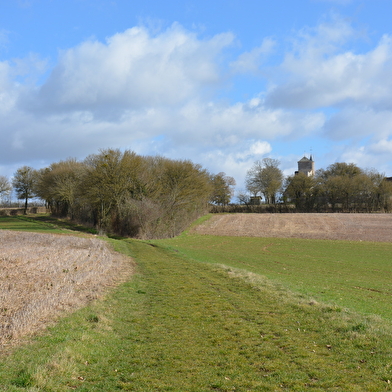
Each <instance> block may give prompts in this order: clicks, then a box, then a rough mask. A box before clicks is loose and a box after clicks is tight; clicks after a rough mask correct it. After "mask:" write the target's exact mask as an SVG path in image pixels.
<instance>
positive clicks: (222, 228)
mask: <svg viewBox="0 0 392 392" xmlns="http://www.w3.org/2000/svg"><path fill="white" fill-rule="evenodd" d="M192 231H193V232H194V233H197V234H210V235H221V236H247V237H286V238H309V239H331V240H351V241H380V242H392V214H267V213H265V214H216V215H213V216H212V218H211V219H209V220H208V221H206V222H204V223H203V224H201V225H199V226H196V227H195V228H194V229H193V230H192Z"/></svg>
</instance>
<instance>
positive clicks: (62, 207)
mask: <svg viewBox="0 0 392 392" xmlns="http://www.w3.org/2000/svg"><path fill="white" fill-rule="evenodd" d="M233 185H235V181H234V179H233V178H232V177H229V176H226V175H225V173H223V172H222V173H218V174H211V173H209V172H208V171H207V170H205V169H203V168H202V167H201V166H200V165H198V164H195V163H193V162H191V161H189V160H172V159H168V158H163V157H159V156H156V157H149V156H147V157H145V156H140V155H138V154H136V153H134V152H132V151H129V150H126V151H124V152H122V151H120V150H118V149H105V150H101V151H100V152H99V153H97V154H92V155H90V156H88V157H87V158H85V159H84V160H83V161H78V160H76V159H67V160H64V161H60V162H56V163H52V164H51V165H50V166H49V167H46V168H43V169H40V170H35V169H33V168H31V167H29V166H24V167H21V168H19V169H18V170H17V171H16V173H15V174H14V176H13V179H12V181H9V180H8V179H7V178H6V177H4V176H0V196H1V195H3V196H4V195H5V194H7V193H9V192H10V191H11V190H12V189H13V190H14V191H15V193H16V195H17V197H18V199H21V200H24V206H25V212H26V210H27V205H28V201H29V199H31V198H34V197H38V198H40V199H42V200H44V201H45V203H46V205H47V207H48V208H49V209H50V211H51V213H52V214H53V215H55V216H58V217H67V218H69V219H72V220H75V221H78V222H81V223H85V224H88V225H91V226H92V227H95V228H97V229H98V230H101V231H103V232H107V233H113V234H118V235H123V236H131V237H139V238H147V239H148V238H163V237H172V236H174V235H177V234H179V233H180V232H181V231H182V230H184V229H185V228H186V227H187V226H189V224H190V223H191V222H192V221H193V220H194V219H196V218H198V217H199V216H201V215H203V214H204V213H205V212H206V211H207V210H208V206H209V203H215V204H227V203H229V201H230V199H231V197H232V192H233Z"/></svg>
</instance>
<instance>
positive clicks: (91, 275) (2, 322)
mask: <svg viewBox="0 0 392 392" xmlns="http://www.w3.org/2000/svg"><path fill="white" fill-rule="evenodd" d="M0 243H1V252H0V348H3V349H4V348H5V347H6V346H9V345H13V344H14V343H15V342H17V341H18V340H19V339H20V338H21V337H24V336H26V335H31V334H32V333H35V332H36V331H38V330H39V329H42V328H43V327H44V326H46V325H47V324H48V323H50V322H52V321H53V320H55V319H56V318H58V316H60V315H61V314H64V313H65V312H66V311H69V310H73V309H76V308H79V307H82V306H83V305H85V304H86V303H87V302H89V301H91V300H92V299H94V298H97V297H98V296H99V295H100V294H101V293H102V292H103V291H104V289H105V288H106V287H107V286H108V285H112V284H114V283H115V282H118V281H120V280H123V279H124V277H126V276H129V274H130V273H131V272H132V265H131V264H130V262H129V260H130V259H129V258H125V257H124V256H121V255H120V254H118V253H115V252H113V251H112V250H110V249H109V248H108V246H107V244H106V243H105V242H104V241H102V240H99V239H97V238H93V237H92V238H80V237H73V236H60V235H54V234H39V233H24V232H14V231H0Z"/></svg>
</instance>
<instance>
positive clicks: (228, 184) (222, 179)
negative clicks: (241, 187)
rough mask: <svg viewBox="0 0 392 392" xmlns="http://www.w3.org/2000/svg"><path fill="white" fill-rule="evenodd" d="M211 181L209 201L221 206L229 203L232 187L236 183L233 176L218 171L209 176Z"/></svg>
mask: <svg viewBox="0 0 392 392" xmlns="http://www.w3.org/2000/svg"><path fill="white" fill-rule="evenodd" d="M211 182H212V187H213V191H212V194H211V198H210V202H211V203H213V204H217V205H221V206H224V205H227V204H229V203H230V200H231V198H232V197H233V187H234V186H235V184H236V183H235V180H234V178H233V177H230V176H226V173H223V172H220V173H218V174H215V175H212V176H211Z"/></svg>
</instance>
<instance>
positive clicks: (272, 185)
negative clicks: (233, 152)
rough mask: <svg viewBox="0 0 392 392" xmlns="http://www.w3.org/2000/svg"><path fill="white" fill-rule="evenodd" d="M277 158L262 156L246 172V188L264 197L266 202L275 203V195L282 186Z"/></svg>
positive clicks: (281, 174)
mask: <svg viewBox="0 0 392 392" xmlns="http://www.w3.org/2000/svg"><path fill="white" fill-rule="evenodd" d="M279 164H280V162H279V161H278V160H277V159H272V158H264V159H263V160H262V161H256V162H255V163H254V165H253V167H252V168H251V169H250V170H248V172H247V174H246V188H247V190H248V191H249V192H251V193H252V194H253V195H254V196H257V195H258V194H259V193H260V194H263V195H264V197H265V202H266V203H267V204H275V203H276V195H277V193H278V192H279V191H280V190H281V188H282V183H283V173H282V171H281V170H280V169H279Z"/></svg>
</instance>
